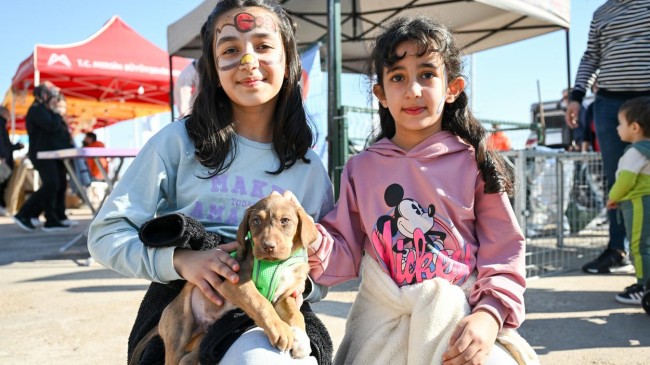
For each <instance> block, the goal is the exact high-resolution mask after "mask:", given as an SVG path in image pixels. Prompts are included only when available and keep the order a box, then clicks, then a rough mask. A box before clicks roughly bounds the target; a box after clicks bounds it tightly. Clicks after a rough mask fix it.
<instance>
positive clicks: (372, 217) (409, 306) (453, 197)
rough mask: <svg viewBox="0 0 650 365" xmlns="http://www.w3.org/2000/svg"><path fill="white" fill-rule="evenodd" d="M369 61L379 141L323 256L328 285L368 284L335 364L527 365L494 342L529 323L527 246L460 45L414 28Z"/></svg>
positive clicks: (412, 21) (325, 236) (344, 190)
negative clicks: (471, 100)
mask: <svg viewBox="0 0 650 365" xmlns="http://www.w3.org/2000/svg"><path fill="white" fill-rule="evenodd" d="M370 62H371V67H372V72H373V75H372V76H373V77H374V80H376V84H375V85H374V86H373V93H374V94H375V96H376V97H377V99H378V100H379V104H380V107H379V117H380V130H379V131H380V134H379V136H378V138H377V140H376V142H375V143H374V144H373V145H371V146H370V147H368V149H367V150H366V151H363V152H362V153H360V154H359V155H357V156H355V157H352V158H351V159H350V160H349V161H348V163H347V164H346V166H345V169H344V171H343V175H342V178H341V194H340V197H339V200H338V202H337V204H336V206H335V208H334V210H333V211H332V212H330V213H328V214H327V216H326V217H325V218H324V219H323V220H321V221H320V224H321V225H319V230H320V232H321V238H319V240H317V241H316V242H314V244H313V245H312V247H311V255H310V262H311V266H312V271H311V275H312V278H313V279H314V280H315V281H316V282H318V283H321V284H324V285H335V284H339V283H341V282H343V281H346V280H350V279H353V278H356V277H359V276H361V277H362V278H363V280H362V283H361V286H360V288H359V292H358V295H357V297H356V299H355V303H354V304H353V306H352V309H351V311H350V314H349V315H348V320H347V324H346V334H345V337H344V339H343V342H342V344H341V345H340V347H339V350H338V352H337V354H336V357H335V363H336V364H380V363H381V364H407V363H408V364H440V363H444V364H469V363H472V364H485V363H487V364H500V365H506V364H515V363H516V362H515V358H513V356H512V355H511V354H510V352H508V351H506V350H505V349H504V347H501V345H498V346H495V345H494V344H495V340H496V339H497V333H499V331H500V330H501V329H502V328H504V329H514V328H517V327H518V326H519V325H520V324H521V322H522V321H523V320H524V298H523V293H524V290H525V286H526V279H525V271H524V253H525V247H524V245H525V240H524V237H523V235H522V233H521V230H520V229H519V226H518V224H517V221H516V220H515V216H514V214H513V211H512V208H511V206H510V203H509V201H508V194H512V193H513V176H512V171H511V169H510V168H509V167H508V165H507V164H506V163H505V162H504V160H503V159H502V158H501V157H499V155H498V154H497V153H496V152H494V151H493V150H489V149H488V148H486V135H487V133H486V130H485V129H484V128H483V127H482V126H481V124H480V123H479V122H478V120H476V118H474V117H473V116H472V113H471V112H470V110H469V108H468V98H467V95H466V93H465V92H464V88H465V79H464V78H463V76H462V75H461V68H462V66H461V54H460V51H459V48H458V46H457V45H456V43H455V41H454V40H453V38H452V35H451V33H450V31H449V30H448V29H447V28H445V27H444V26H442V25H440V24H439V23H436V22H435V21H433V20H431V19H428V18H424V17H417V18H401V19H398V20H396V21H395V22H393V23H392V24H390V25H388V26H387V28H386V29H384V30H383V32H382V33H381V34H380V35H379V36H378V38H377V40H376V45H375V47H374V50H373V51H372V53H371V56H370ZM287 195H288V196H289V197H290V194H287ZM364 254H365V255H364ZM502 333H503V334H504V336H502V337H504V338H506V337H508V338H509V339H504V342H505V343H508V345H507V347H508V348H509V349H511V350H512V351H511V352H513V353H514V354H515V357H517V358H518V359H528V361H529V362H526V363H535V360H536V355H535V354H534V352H533V351H532V349H531V348H530V346H528V344H527V343H526V342H525V341H524V340H523V339H522V338H521V337H518V335H517V334H516V332H514V331H511V330H505V331H502ZM509 341H510V342H509ZM513 342H514V343H516V344H514V345H513ZM517 349H520V350H521V351H517ZM522 363H523V362H522Z"/></svg>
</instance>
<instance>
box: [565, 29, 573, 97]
mask: <svg viewBox="0 0 650 365" xmlns="http://www.w3.org/2000/svg"><path fill="white" fill-rule="evenodd" d="M564 33H565V38H566V74H567V90H568V91H569V93H571V47H570V41H569V28H565V29H564Z"/></svg>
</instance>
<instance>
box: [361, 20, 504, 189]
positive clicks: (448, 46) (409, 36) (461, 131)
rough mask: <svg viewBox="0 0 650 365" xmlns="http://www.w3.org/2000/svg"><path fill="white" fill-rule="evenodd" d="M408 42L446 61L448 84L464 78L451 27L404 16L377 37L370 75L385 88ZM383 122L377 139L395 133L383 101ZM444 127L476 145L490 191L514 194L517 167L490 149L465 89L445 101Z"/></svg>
mask: <svg viewBox="0 0 650 365" xmlns="http://www.w3.org/2000/svg"><path fill="white" fill-rule="evenodd" d="M404 42H412V43H413V44H415V45H416V46H417V48H418V50H419V53H418V56H422V55H424V54H428V53H431V52H435V53H438V54H439V55H440V56H441V58H442V59H443V62H444V64H445V69H446V73H447V83H449V82H451V81H452V80H454V79H455V78H457V77H464V76H463V75H462V73H461V71H462V54H461V52H460V48H459V47H458V45H457V44H456V41H455V40H454V38H453V36H452V34H451V32H450V31H449V29H447V28H446V27H445V26H444V25H442V24H439V23H437V22H436V21H434V20H433V19H430V18H427V17H422V16H418V17H402V18H398V19H396V20H395V21H393V22H392V23H390V24H389V25H388V27H387V28H386V29H384V30H383V32H382V33H381V34H380V35H379V36H378V37H377V39H376V41H375V45H374V47H373V50H372V53H371V55H370V59H369V65H370V67H369V76H370V77H371V78H372V77H373V76H375V77H376V80H377V83H378V84H379V85H380V86H381V87H382V88H383V86H384V85H383V74H384V69H385V68H386V67H390V66H392V65H394V64H395V63H396V62H398V61H399V60H400V59H401V58H403V57H404V56H405V55H398V54H397V53H396V50H397V47H398V46H399V45H400V44H402V43H404ZM379 121H380V127H379V128H380V129H379V133H378V137H377V140H380V139H382V138H384V137H386V138H392V137H393V136H394V135H395V119H393V116H392V115H391V114H390V111H389V110H388V108H384V107H383V106H381V104H380V105H379ZM442 130H444V131H449V132H451V133H453V134H455V135H457V136H459V137H460V138H461V139H462V140H464V141H465V142H466V143H468V144H470V145H471V146H473V147H474V150H475V155H476V163H477V164H478V167H479V170H480V171H481V174H482V175H483V179H484V180H485V189H484V190H485V192H486V193H498V192H506V193H507V194H508V195H512V194H513V193H514V173H513V170H512V168H511V167H510V165H508V164H507V163H506V161H505V160H504V159H503V158H502V157H501V156H500V155H499V154H497V153H496V152H495V151H493V150H491V149H488V148H487V144H486V138H487V131H486V130H485V128H484V127H483V126H482V125H481V123H480V122H479V121H478V120H477V119H476V118H475V117H474V115H473V114H472V112H471V111H470V109H469V107H468V98H467V94H466V93H465V91H463V92H461V93H460V95H458V97H457V98H456V100H455V101H454V102H453V103H451V104H445V107H444V111H443V115H442Z"/></svg>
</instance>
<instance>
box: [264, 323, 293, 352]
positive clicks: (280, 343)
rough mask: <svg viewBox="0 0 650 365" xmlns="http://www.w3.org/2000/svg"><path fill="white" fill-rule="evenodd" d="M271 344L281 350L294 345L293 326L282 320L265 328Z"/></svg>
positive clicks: (288, 348) (287, 349) (286, 349)
mask: <svg viewBox="0 0 650 365" xmlns="http://www.w3.org/2000/svg"><path fill="white" fill-rule="evenodd" d="M265 332H266V334H267V335H268V336H269V341H271V345H273V346H274V347H275V348H277V349H278V350H280V351H283V352H286V351H289V350H291V348H292V347H293V331H292V330H291V327H290V326H289V325H288V324H286V323H285V322H283V321H281V320H279V319H278V320H277V321H275V323H272V324H270V326H269V327H268V328H267V329H266V330H265Z"/></svg>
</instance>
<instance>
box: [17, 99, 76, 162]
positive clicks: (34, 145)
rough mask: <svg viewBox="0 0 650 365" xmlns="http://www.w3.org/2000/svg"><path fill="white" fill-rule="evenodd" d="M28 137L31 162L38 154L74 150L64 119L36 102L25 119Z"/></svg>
mask: <svg viewBox="0 0 650 365" xmlns="http://www.w3.org/2000/svg"><path fill="white" fill-rule="evenodd" d="M25 124H26V126H27V135H29V152H28V156H29V158H30V159H31V160H35V159H36V153H38V152H41V151H54V150H60V149H63V148H72V147H74V144H73V143H72V136H71V135H70V131H69V130H68V126H67V125H66V123H65V121H64V120H63V117H62V116H60V115H59V114H57V113H55V112H53V111H51V110H49V109H48V108H46V107H45V105H44V104H42V103H39V102H37V101H35V102H34V103H33V104H32V106H30V107H29V110H28V111H27V116H26V117H25Z"/></svg>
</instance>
